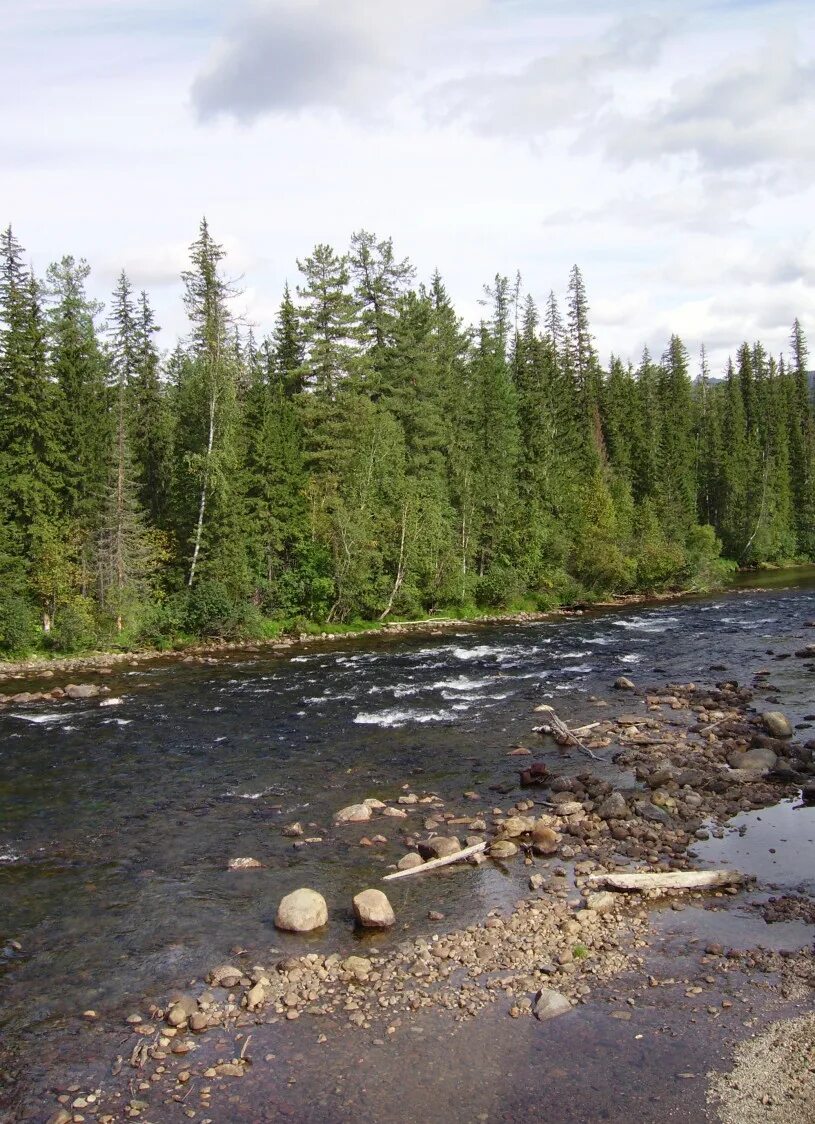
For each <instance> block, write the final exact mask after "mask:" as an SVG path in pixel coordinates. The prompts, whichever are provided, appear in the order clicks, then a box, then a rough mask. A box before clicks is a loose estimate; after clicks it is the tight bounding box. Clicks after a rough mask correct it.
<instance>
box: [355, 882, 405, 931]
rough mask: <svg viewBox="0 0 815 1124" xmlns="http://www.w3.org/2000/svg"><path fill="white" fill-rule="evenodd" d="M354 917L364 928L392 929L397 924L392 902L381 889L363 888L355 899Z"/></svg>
mask: <svg viewBox="0 0 815 1124" xmlns="http://www.w3.org/2000/svg"><path fill="white" fill-rule="evenodd" d="M353 906H354V917H356V919H357V922H358V923H359V924H360V925H362V927H363V928H364V929H390V928H391V927H392V926H393V925H395V924H396V917H395V915H394V912H393V908H392V906H391V903H390V902H389V901H388V899H387V897H386V896H385V894H383V893H382V891H381V890H363V891H362V893H361V894H357V895H356V896H355V897H354V901H353Z"/></svg>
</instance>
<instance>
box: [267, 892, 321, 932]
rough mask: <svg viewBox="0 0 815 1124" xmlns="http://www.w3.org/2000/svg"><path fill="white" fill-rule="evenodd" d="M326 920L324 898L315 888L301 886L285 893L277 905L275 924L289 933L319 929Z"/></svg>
mask: <svg viewBox="0 0 815 1124" xmlns="http://www.w3.org/2000/svg"><path fill="white" fill-rule="evenodd" d="M327 921H328V906H327V905H326V904H325V898H324V897H323V895H322V894H318V893H317V891H316V890H308V889H305V888H302V889H300V890H293V891H292V893H290V894H286V896H285V898H283V900H282V901H281V903H280V905H279V906H278V907H277V916H276V917H275V922H274V923H275V925H276V926H277V928H278V929H285V930H287V931H288V932H290V933H310V932H311V931H312V929H321V928H322V927H323V925H325V924H326V923H327Z"/></svg>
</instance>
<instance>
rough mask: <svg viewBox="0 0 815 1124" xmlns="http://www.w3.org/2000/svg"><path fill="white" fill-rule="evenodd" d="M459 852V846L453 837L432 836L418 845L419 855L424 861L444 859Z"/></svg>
mask: <svg viewBox="0 0 815 1124" xmlns="http://www.w3.org/2000/svg"><path fill="white" fill-rule="evenodd" d="M460 850H461V844H460V843H459V841H458V839H456V837H455V836H454V835H433V836H431V837H430V839H424V840H422V841H421V842H420V843H419V853H420V854H421V855H422V857H423V858H425V859H445V858H447V856H448V855H455V853H456V852H457V851H460Z"/></svg>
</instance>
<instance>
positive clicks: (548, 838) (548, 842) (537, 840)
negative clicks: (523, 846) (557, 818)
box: [532, 821, 560, 855]
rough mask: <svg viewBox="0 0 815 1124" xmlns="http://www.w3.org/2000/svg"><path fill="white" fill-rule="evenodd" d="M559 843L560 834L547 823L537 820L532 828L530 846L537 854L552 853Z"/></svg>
mask: <svg viewBox="0 0 815 1124" xmlns="http://www.w3.org/2000/svg"><path fill="white" fill-rule="evenodd" d="M559 843H560V835H559V833H558V832H557V831H555V830H554V828H552V827H549V825H548V824H545V823H541V822H540V821H538V822H537V823H536V824H535V826H534V827H533V828H532V847H533V849H534V851H535V854H537V855H554V854H555V853H556V852H557V849H558V844H559Z"/></svg>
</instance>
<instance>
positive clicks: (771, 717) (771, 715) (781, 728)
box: [761, 710, 792, 738]
mask: <svg viewBox="0 0 815 1124" xmlns="http://www.w3.org/2000/svg"><path fill="white" fill-rule="evenodd" d="M761 721H762V724H763V726H764V729H765V730H766V731H767V733H768V734H771V735H772V736H773V737H774V738H791V737H792V724H791V723H790V720H789V718H787V716H786V714H782V713H781V711H780V710H765V711H764V713H763V714H762V716H761Z"/></svg>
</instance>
